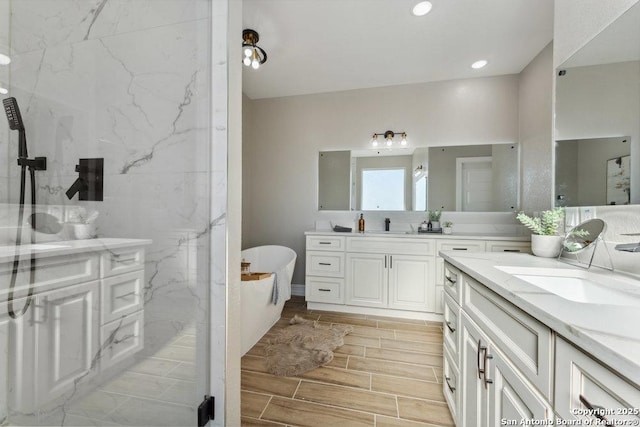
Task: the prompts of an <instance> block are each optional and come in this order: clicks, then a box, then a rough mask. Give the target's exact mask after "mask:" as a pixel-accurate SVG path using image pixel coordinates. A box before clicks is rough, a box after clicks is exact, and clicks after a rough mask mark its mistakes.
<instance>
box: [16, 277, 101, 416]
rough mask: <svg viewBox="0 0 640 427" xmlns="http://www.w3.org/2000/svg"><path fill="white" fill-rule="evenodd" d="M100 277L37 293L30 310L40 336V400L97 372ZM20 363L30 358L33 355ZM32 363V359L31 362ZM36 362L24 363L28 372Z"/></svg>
mask: <svg viewBox="0 0 640 427" xmlns="http://www.w3.org/2000/svg"><path fill="white" fill-rule="evenodd" d="M99 285H100V284H99V282H98V281H93V282H89V283H84V284H81V285H76V286H69V287H64V288H61V289H57V290H55V291H51V292H45V293H42V294H37V295H36V296H35V297H34V299H33V302H32V304H33V307H32V309H31V311H30V312H29V313H30V315H31V318H30V319H29V320H28V322H32V323H33V334H34V336H35V340H36V343H37V345H36V348H35V351H36V353H35V354H36V356H35V365H36V366H35V371H34V372H38V375H36V376H35V393H36V399H35V400H36V402H38V403H39V404H45V403H47V402H50V401H52V400H53V399H55V398H56V397H58V396H60V395H61V394H63V393H64V392H65V391H70V390H73V389H74V383H75V381H77V380H78V379H80V378H83V377H87V376H90V375H92V374H95V369H94V364H95V363H96V361H97V360H98V359H97V358H96V354H95V352H96V349H97V348H98V339H99V338H98V332H99V318H98V317H99V302H100V294H99V292H100V286H99ZM16 362H17V363H24V362H27V363H28V362H30V358H29V357H25V358H24V359H17V360H16ZM28 365H30V363H28ZM30 369H32V366H24V367H23V372H28V371H29V370H30Z"/></svg>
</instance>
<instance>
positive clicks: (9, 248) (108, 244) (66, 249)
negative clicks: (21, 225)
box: [0, 238, 152, 263]
mask: <svg viewBox="0 0 640 427" xmlns="http://www.w3.org/2000/svg"><path fill="white" fill-rule="evenodd" d="M151 243H152V241H151V240H149V239H117V238H98V239H84V240H64V241H59V242H46V243H36V244H35V245H31V244H28V245H20V246H18V247H17V248H18V251H19V254H20V257H21V259H22V260H24V259H25V257H26V258H28V257H29V256H30V255H31V253H32V252H33V253H34V255H35V256H36V258H45V257H51V256H59V255H69V254H75V253H84V252H100V251H105V250H107V251H108V250H110V249H118V248H126V247H132V246H145V245H150V244H151ZM15 254H16V246H15V245H6V246H0V263H4V262H13V258H14V256H15ZM22 262H24V261H22ZM27 262H28V260H27Z"/></svg>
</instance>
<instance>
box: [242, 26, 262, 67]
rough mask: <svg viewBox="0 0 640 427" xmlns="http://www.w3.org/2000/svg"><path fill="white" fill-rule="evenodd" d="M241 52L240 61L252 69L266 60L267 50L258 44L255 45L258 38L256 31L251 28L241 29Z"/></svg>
mask: <svg viewBox="0 0 640 427" xmlns="http://www.w3.org/2000/svg"><path fill="white" fill-rule="evenodd" d="M242 40H243V43H242V53H243V55H244V58H243V59H242V63H243V64H244V65H246V66H247V67H249V66H250V67H251V68H253V69H254V70H257V69H258V68H260V65H262V64H264V63H265V62H267V52H265V51H264V49H262V48H261V47H260V46H258V45H256V43H258V41H259V40H260V36H259V35H258V33H257V32H256V31H254V30H251V29H248V28H247V29H246V30H243V31H242Z"/></svg>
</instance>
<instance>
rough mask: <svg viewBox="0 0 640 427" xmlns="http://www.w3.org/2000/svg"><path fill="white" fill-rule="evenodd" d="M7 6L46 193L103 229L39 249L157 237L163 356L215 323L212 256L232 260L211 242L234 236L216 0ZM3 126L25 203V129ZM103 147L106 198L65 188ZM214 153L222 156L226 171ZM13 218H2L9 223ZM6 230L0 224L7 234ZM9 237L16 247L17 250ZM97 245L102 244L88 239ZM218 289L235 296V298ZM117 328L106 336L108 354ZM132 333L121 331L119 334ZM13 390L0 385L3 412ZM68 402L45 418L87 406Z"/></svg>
mask: <svg viewBox="0 0 640 427" xmlns="http://www.w3.org/2000/svg"><path fill="white" fill-rule="evenodd" d="M0 6H2V7H0V10H5V9H4V8H3V7H4V6H7V8H8V7H10V8H11V10H10V12H11V14H10V16H11V26H10V31H11V34H10V40H11V43H12V46H11V48H12V52H13V53H14V55H13V58H12V59H13V61H12V63H11V65H10V71H11V73H10V75H11V81H10V82H9V84H10V87H9V89H10V91H11V93H10V95H11V96H15V97H16V98H17V99H18V102H19V105H20V108H21V111H22V115H23V118H24V120H25V124H26V127H27V136H28V139H29V154H30V155H32V156H36V155H37V156H46V157H47V158H48V169H47V170H46V171H42V172H38V173H37V185H38V193H37V196H38V203H39V204H40V205H41V206H47V205H59V206H69V205H70V204H73V205H75V204H78V205H80V206H82V207H83V208H85V209H86V210H87V211H92V210H97V211H99V212H100V215H99V217H98V219H97V221H96V225H97V231H98V236H99V239H93V241H92V242H89V241H73V242H71V243H70V247H68V248H58V249H59V251H57V250H54V249H53V248H50V249H47V248H46V247H41V248H39V249H38V257H41V258H48V257H50V256H53V255H54V254H57V255H64V254H69V255H71V254H74V253H76V252H74V251H83V250H85V251H86V250H95V251H96V252H97V251H100V250H111V249H112V248H113V246H110V244H104V245H101V242H102V243H105V242H107V241H110V242H111V243H115V241H116V240H118V239H122V241H124V240H126V239H129V240H136V241H138V242H140V241H148V242H149V243H150V244H149V245H148V246H147V247H146V249H147V250H146V260H145V266H144V268H145V283H144V287H143V292H144V300H143V301H144V349H143V350H142V351H141V355H142V356H147V357H152V356H153V355H154V354H155V353H156V352H157V351H160V349H162V348H164V347H165V346H166V345H167V344H168V343H170V342H171V340H172V339H173V338H174V337H175V336H176V335H177V334H182V333H184V332H185V331H187V330H190V329H191V328H193V330H194V332H193V333H194V334H195V333H196V331H197V333H198V334H201V333H203V332H205V331H207V329H208V325H207V324H206V322H208V320H209V318H208V309H209V308H208V307H209V301H208V292H209V291H208V285H209V283H210V280H211V278H210V270H209V263H210V262H213V266H212V270H214V271H224V270H225V269H226V259H225V256H224V253H223V256H218V257H216V258H215V259H213V260H211V251H210V241H209V240H210V239H211V238H216V239H218V238H219V239H221V242H224V241H225V237H224V233H220V232H217V231H215V230H217V229H222V230H224V228H225V216H226V202H225V197H226V165H224V164H222V163H221V161H222V160H221V158H220V157H219V156H218V153H223V151H224V150H226V136H225V137H223V138H216V139H214V141H213V145H212V142H211V135H210V129H211V114H210V110H211V85H212V83H211V82H210V79H211V61H210V56H211V43H212V41H211V39H210V28H211V19H212V18H211V17H212V15H211V11H210V8H211V7H212V5H211V2H210V1H209V0H190V1H183V0H56V1H55V2H53V1H50V0H30V1H13V2H8V1H7V0H0ZM214 77H217V76H214ZM219 84H222V82H221V83H219ZM220 93H222V92H220ZM220 108H222V106H221V107H220ZM5 130H6V121H5V122H3V123H2V124H0V145H1V144H3V143H4V142H8V144H5V145H4V146H5V147H7V150H2V152H0V162H1V163H0V164H3V165H7V167H6V168H0V170H1V171H2V172H0V201H2V202H3V203H4V202H13V203H15V202H16V201H17V198H18V185H17V184H18V183H19V180H18V175H19V168H17V167H15V157H14V153H16V152H17V142H18V141H17V135H15V134H13V133H11V134H10V133H9V132H8V131H5ZM212 147H213V148H212ZM213 149H215V150H217V151H216V153H217V154H216V156H215V157H212V156H211V152H212V150H213ZM92 157H102V158H104V159H105V181H104V182H105V194H104V201H103V202H78V201H76V200H75V199H74V200H73V201H69V200H67V198H66V196H65V194H64V193H65V191H66V190H67V189H68V188H69V186H70V185H71V183H73V181H74V180H75V178H76V177H77V173H76V172H75V165H76V164H77V163H78V159H79V158H92ZM222 158H225V156H222ZM213 160H215V162H218V163H219V164H220V165H221V166H218V165H216V174H214V175H212V173H211V164H214V162H213ZM1 217H2V215H0V220H1V219H2V218H1ZM7 224H8V227H7V228H8V229H11V227H14V226H13V225H11V223H10V222H9V223H7ZM4 228H5V224H4V223H3V222H1V221H0V234H2V233H4V232H5V230H4ZM9 232H10V230H9ZM212 234H214V235H215V236H214V237H212ZM2 239H3V235H0V245H2V244H4V243H5V241H3V240H2ZM9 239H10V236H9V237H8V238H7V240H6V242H7V243H8V246H10V248H9V249H7V251H8V252H7V254H6V256H7V258H6V259H11V258H12V256H13V250H14V247H13V245H12V244H11V242H9ZM110 239H111V240H110ZM151 242H152V243H151ZM65 243H66V242H65ZM90 244H94V245H96V246H95V247H89V246H84V247H83V246H82V245H90ZM3 250H4V248H3V247H0V258H2V259H5V258H3V257H4V255H5V254H4V252H3ZM20 250H21V251H29V248H27V247H23V248H20ZM25 253H26V252H25ZM221 277H223V275H222V276H221ZM223 282H224V281H222V283H221V284H222V285H223V286H224V283H223ZM216 283H217V281H216ZM223 286H221V287H223ZM213 301H214V302H217V303H219V304H221V305H222V307H224V298H223V299H218V298H216V299H215V300H213ZM214 310H218V311H220V307H217V306H216V308H214ZM222 325H224V323H222ZM116 330H117V331H120V333H123V332H122V331H121V330H120V329H119V328H116ZM3 333H4V332H3V330H2V328H0V335H2V334H3ZM114 333H115V332H114ZM114 333H111V334H109V336H110V337H112V338H113V337H115V335H114ZM109 336H107V337H105V338H104V339H106V341H105V342H103V343H100V348H101V350H98V354H96V355H95V357H97V358H98V359H99V358H101V357H102V354H101V352H102V351H103V350H104V346H105V345H108V343H109ZM221 336H222V337H224V331H222V333H221ZM123 339H126V337H123V336H122V335H118V336H117V338H116V339H115V340H114V341H113V342H112V343H111V344H114V343H117V342H121V340H123ZM200 341H201V343H199V344H198V345H197V346H194V347H193V348H191V349H189V350H185V352H186V353H189V357H190V359H193V360H192V361H195V360H196V359H197V361H198V366H202V365H203V364H204V363H205V360H206V358H207V354H208V349H207V348H205V344H204V343H205V341H204V340H200ZM2 342H3V343H4V342H7V341H6V340H4V341H2ZM222 348H224V346H223V347H222ZM2 350H5V346H4V344H3V345H2V346H0V352H1V351H2ZM0 359H1V360H4V359H3V356H1V355H0ZM1 360H0V361H1ZM216 366H223V365H215V366H214V368H213V369H214V371H215V369H216ZM0 369H1V368H0ZM194 369H195V367H194ZM220 375H221V374H220ZM205 377H206V376H205V375H201V376H198V377H197V378H194V379H193V382H192V383H191V384H190V386H189V389H190V390H191V391H194V392H195V391H196V390H197V391H198V393H197V395H201V394H204V391H205V387H206V386H207V384H206V378H205ZM95 381H96V380H95V379H94V378H92V377H91V376H87V377H85V378H83V379H82V384H81V385H82V387H84V388H82V390H86V389H88V388H90V387H91V386H96V384H94V382H95ZM79 385H80V384H79ZM79 390H80V388H79ZM177 390H178V389H176V391H177ZM218 391H219V393H218V394H220V395H221V394H223V390H218ZM178 394H179V393H178ZM181 394H182V395H183V396H184V397H182V400H180V403H182V404H183V405H185V404H188V406H190V407H195V406H196V405H197V403H199V402H197V401H196V398H195V397H194V395H195V393H194V395H192V394H191V393H190V392H189V393H187V392H186V390H185V392H183V393H181ZM69 399H71V398H69ZM69 399H67V401H68V402H70V401H71V400H73V399H71V400H69ZM6 401H7V399H6V398H5V397H4V395H3V394H2V392H1V391H0V418H2V416H3V411H4V409H5V406H6ZM143 405H146V407H148V408H149V409H148V410H145V411H144V412H148V413H152V412H153V411H152V408H155V409H156V412H158V413H160V412H163V409H162V408H160V407H157V405H156V404H155V403H154V402H142V401H140V402H137V404H134V403H133V400H132V401H130V404H129V407H128V410H127V408H125V407H124V406H123V408H122V411H121V412H120V413H119V414H117V415H114V418H113V419H112V421H111V422H116V423H118V424H128V421H129V420H131V422H134V420H136V419H138V418H139V413H140V412H142V411H141V410H140V407H141V406H143ZM160 406H162V405H160ZM165 406H166V405H165ZM187 409H188V410H187ZM60 411H62V418H60V414H55V412H56V410H53V409H51V408H40V410H39V411H38V414H35V415H34V416H37V417H39V419H40V420H41V421H42V420H45V421H42V422H45V423H46V422H49V423H50V424H57V425H66V424H72V423H74V422H79V421H78V414H77V413H73V414H70V413H68V411H67V410H66V409H65V408H64V407H62V408H58V412H60ZM45 412H47V413H45ZM174 412H175V414H174V415H172V416H169V417H166V418H165V419H164V422H172V423H174V424H175V425H179V424H183V425H191V424H192V422H191V421H192V417H193V416H194V414H193V410H192V409H191V408H187V407H185V406H181V407H180V408H175V411H174ZM163 413H165V416H166V411H164V412H163ZM180 417H183V418H182V421H181V419H180ZM184 417H189V418H184ZM154 419H155V418H154ZM187 420H188V421H187ZM136 422H138V421H136ZM158 422H160V421H158Z"/></svg>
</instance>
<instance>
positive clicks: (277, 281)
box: [271, 267, 291, 305]
mask: <svg viewBox="0 0 640 427" xmlns="http://www.w3.org/2000/svg"><path fill="white" fill-rule="evenodd" d="M289 283H291V278H290V277H289V272H288V271H287V267H283V268H281V269H280V270H278V271H275V272H274V273H273V293H272V294H271V302H272V303H273V304H274V305H277V304H278V301H280V298H284V300H285V301H288V300H289V299H290V298H291V287H290V286H289V285H288V284H289Z"/></svg>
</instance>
